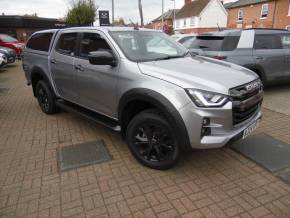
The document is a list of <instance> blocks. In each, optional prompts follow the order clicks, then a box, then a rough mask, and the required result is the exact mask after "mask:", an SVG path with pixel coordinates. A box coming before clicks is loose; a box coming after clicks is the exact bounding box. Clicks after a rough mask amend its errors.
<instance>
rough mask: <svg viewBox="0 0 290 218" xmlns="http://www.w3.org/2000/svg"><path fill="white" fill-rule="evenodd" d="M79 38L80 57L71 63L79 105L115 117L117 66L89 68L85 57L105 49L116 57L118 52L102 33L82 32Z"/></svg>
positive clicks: (94, 66)
mask: <svg viewBox="0 0 290 218" xmlns="http://www.w3.org/2000/svg"><path fill="white" fill-rule="evenodd" d="M81 35H82V36H81V39H80V46H79V52H78V53H79V54H78V57H77V59H76V60H75V63H74V65H75V75H76V87H75V88H76V89H77V90H78V97H79V103H80V104H81V105H82V106H84V107H86V108H88V109H91V110H94V111H96V112H99V113H101V114H105V115H108V116H112V117H114V116H115V114H114V113H115V111H116V107H117V105H116V87H117V81H118V79H117V78H118V69H119V66H116V67H112V66H109V65H92V64H90V63H89V60H88V55H89V54H90V52H94V51H104V50H106V51H109V52H111V53H112V54H113V55H114V56H115V57H116V58H117V52H116V51H115V50H114V49H113V46H112V45H110V42H109V41H108V40H107V39H106V37H105V35H103V33H101V32H96V31H85V32H82V34H81Z"/></svg>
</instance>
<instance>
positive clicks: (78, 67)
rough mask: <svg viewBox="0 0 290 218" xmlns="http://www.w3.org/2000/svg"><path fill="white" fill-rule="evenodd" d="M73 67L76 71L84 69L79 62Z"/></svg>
mask: <svg viewBox="0 0 290 218" xmlns="http://www.w3.org/2000/svg"><path fill="white" fill-rule="evenodd" d="M75 69H76V70H78V71H82V72H83V71H84V70H85V69H84V68H83V66H82V65H80V64H79V65H76V66H75Z"/></svg>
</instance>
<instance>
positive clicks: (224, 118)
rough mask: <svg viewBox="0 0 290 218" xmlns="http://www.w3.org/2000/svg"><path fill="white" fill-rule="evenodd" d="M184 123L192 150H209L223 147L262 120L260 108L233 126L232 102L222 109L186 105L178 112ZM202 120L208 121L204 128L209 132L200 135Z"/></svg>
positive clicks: (202, 126)
mask: <svg viewBox="0 0 290 218" xmlns="http://www.w3.org/2000/svg"><path fill="white" fill-rule="evenodd" d="M179 112H180V114H181V117H182V118H183V121H184V123H185V126H186V129H187V132H188V136H189V140H190V144H191V147H192V148H194V149H210V148H219V147H223V146H225V145H227V144H229V143H231V142H233V141H236V140H239V139H241V138H242V136H243V131H244V130H245V129H246V128H248V127H249V126H250V125H251V124H253V123H254V122H256V121H257V120H259V119H261V118H262V113H261V108H260V107H259V108H258V110H257V111H256V112H255V114H254V115H253V116H251V117H250V118H249V119H247V120H245V121H244V122H242V123H240V124H238V125H236V126H234V125H233V114H232V102H228V103H227V104H226V105H225V106H224V107H222V108H197V107H196V106H194V105H193V103H192V104H188V105H187V106H185V107H184V108H182V109H181V110H180V111H179ZM204 118H207V119H209V120H210V124H209V125H207V126H206V127H207V128H209V129H210V132H209V133H208V134H206V135H204V134H203V133H202V129H203V128H204V127H205V126H204V125H203V120H204Z"/></svg>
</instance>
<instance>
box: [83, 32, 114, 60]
mask: <svg viewBox="0 0 290 218" xmlns="http://www.w3.org/2000/svg"><path fill="white" fill-rule="evenodd" d="M105 50H106V51H111V48H110V46H109V44H108V43H107V42H106V40H105V39H103V38H102V37H101V36H100V35H99V34H97V33H84V34H83V38H82V40H81V47H80V57H82V58H88V55H89V54H90V52H94V51H105Z"/></svg>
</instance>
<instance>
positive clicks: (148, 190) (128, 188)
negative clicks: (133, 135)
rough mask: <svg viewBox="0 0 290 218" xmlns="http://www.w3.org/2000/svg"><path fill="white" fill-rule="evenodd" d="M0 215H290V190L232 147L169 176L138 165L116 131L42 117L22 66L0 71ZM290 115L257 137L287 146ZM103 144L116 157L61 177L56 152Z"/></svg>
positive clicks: (273, 118)
mask: <svg viewBox="0 0 290 218" xmlns="http://www.w3.org/2000/svg"><path fill="white" fill-rule="evenodd" d="M0 78H3V80H4V79H5V82H4V83H5V87H8V88H9V90H8V91H7V92H6V93H3V94H1V95H0V167H1V168H0V217H53V218H56V217H279V218H280V217H285V218H287V217H290V186H289V185H287V184H286V183H284V182H283V181H282V180H281V179H279V178H278V177H275V176H274V175H272V174H271V173H270V172H268V171H266V170H265V169H263V168H261V167H260V166H258V165H257V164H255V163H254V162H252V161H250V160H248V159H246V158H245V157H243V156H241V155H240V154H238V153H236V152H234V151H233V150H231V149H229V148H223V149H215V150H209V151H194V152H192V153H189V154H184V156H183V158H182V161H181V162H180V163H179V164H178V165H177V166H176V167H175V168H173V169H171V170H168V171H156V170H151V169H148V168H146V167H143V166H141V165H140V164H139V163H138V162H137V161H136V160H135V159H134V158H133V157H132V155H131V154H130V152H129V150H128V147H127V145H126V143H125V142H124V141H123V140H122V138H121V136H120V135H119V134H118V133H114V132H112V131H110V130H108V129H106V128H104V127H102V126H100V125H96V124H93V123H90V122H87V121H86V120H83V119H82V118H79V117H76V116H74V115H73V114H70V113H66V112H61V113H59V114H57V115H53V116H47V115H45V114H43V113H42V112H41V111H40V109H39V107H38V105H37V102H36V100H35V99H34V97H33V95H32V91H31V87H27V86H26V83H25V79H24V73H23V72H22V70H21V65H20V64H17V65H16V66H10V67H7V68H6V69H4V70H1V71H0ZM289 123H290V117H289V116H286V115H284V114H280V113H277V112H273V111H270V110H266V109H265V110H264V120H263V122H262V125H261V127H260V128H259V129H258V131H257V132H265V133H267V134H270V135H272V136H273V137H277V138H278V139H280V140H283V141H285V142H286V143H290V135H289V133H290V125H289ZM102 139H103V140H104V141H105V143H106V145H107V148H108V150H109V151H110V154H111V155H112V158H113V160H112V161H110V162H105V163H102V164H97V165H93V166H89V167H83V168H80V169H77V170H72V171H68V172H65V173H62V174H59V173H58V170H57V159H56V149H57V148H60V147H62V146H67V145H71V144H79V143H84V142H90V141H95V140H102Z"/></svg>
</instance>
